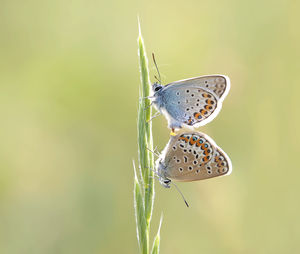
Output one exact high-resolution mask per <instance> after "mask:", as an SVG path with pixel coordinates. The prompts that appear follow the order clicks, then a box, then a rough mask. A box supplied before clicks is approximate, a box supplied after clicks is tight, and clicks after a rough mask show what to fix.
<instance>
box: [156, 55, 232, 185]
mask: <svg viewBox="0 0 300 254" xmlns="http://www.w3.org/2000/svg"><path fill="white" fill-rule="evenodd" d="M153 60H154V63H155V59H154V55H153ZM155 65H156V63H155ZM158 74H159V72H158ZM152 89H153V96H151V97H150V98H151V99H152V103H153V104H154V106H155V107H156V109H157V110H158V112H159V113H161V114H163V115H164V116H165V117H166V118H167V120H168V125H169V128H170V129H172V132H173V133H174V131H175V129H181V128H182V127H188V128H197V127H199V126H203V125H205V124H207V123H208V122H210V121H212V120H213V119H214V118H215V117H216V116H217V114H218V113H219V111H220V110H221V107H222V102H223V100H224V98H225V97H226V95H227V94H228V92H229V89H230V80H229V78H228V77H226V76H223V75H209V76H201V77H196V78H191V79H185V80H180V81H176V82H173V83H170V84H168V85H165V86H162V85H161V84H160V83H154V84H153V85H152ZM156 169H157V171H156V172H155V173H156V174H157V176H158V177H159V182H160V183H161V184H162V185H163V186H164V187H166V188H170V184H171V180H174V181H180V182H190V181H197V180H204V179H208V178H212V177H217V176H224V175H229V174H230V173H231V170H232V165H231V161H230V159H229V157H228V156H227V155H226V153H225V152H224V151H223V150H222V149H221V148H220V147H218V146H217V145H216V143H215V142H214V141H213V140H212V139H211V138H210V137H208V136H207V135H205V134H203V133H201V132H197V131H192V130H191V131H185V132H183V133H181V134H177V135H176V134H175V135H171V138H170V140H169V142H168V144H167V145H166V147H165V149H164V150H163V152H162V153H161V155H159V158H158V159H157V161H156ZM175 186H176V185H175Z"/></svg>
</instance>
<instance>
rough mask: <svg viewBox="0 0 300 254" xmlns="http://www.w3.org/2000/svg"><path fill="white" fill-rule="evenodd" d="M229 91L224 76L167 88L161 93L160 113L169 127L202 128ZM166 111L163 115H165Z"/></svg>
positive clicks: (219, 107) (175, 84)
mask: <svg viewBox="0 0 300 254" xmlns="http://www.w3.org/2000/svg"><path fill="white" fill-rule="evenodd" d="M228 89H229V81H228V80H227V79H226V78H225V77H224V76H204V77H198V78H192V79H187V80H182V81H177V82H174V83H171V84H169V85H167V86H166V87H165V88H164V89H163V91H162V93H161V96H162V99H161V101H162V111H163V112H162V113H164V114H165V115H166V116H167V118H168V121H169V127H170V128H181V127H182V125H183V124H185V125H188V126H195V127H198V126H202V125H205V124H206V123H208V122H210V121H212V120H213V119H214V118H215V117H216V116H217V114H218V113H219V111H220V110H221V107H222V100H223V99H224V98H225V96H226V94H227V93H228ZM164 110H165V112H164Z"/></svg>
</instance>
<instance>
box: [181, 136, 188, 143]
mask: <svg viewBox="0 0 300 254" xmlns="http://www.w3.org/2000/svg"><path fill="white" fill-rule="evenodd" d="M179 140H184V141H185V142H188V141H189V139H188V138H186V137H180V138H179Z"/></svg>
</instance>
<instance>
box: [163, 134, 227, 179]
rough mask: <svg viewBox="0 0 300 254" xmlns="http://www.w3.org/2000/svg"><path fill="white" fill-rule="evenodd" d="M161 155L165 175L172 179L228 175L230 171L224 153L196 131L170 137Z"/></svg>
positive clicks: (205, 136)
mask: <svg viewBox="0 0 300 254" xmlns="http://www.w3.org/2000/svg"><path fill="white" fill-rule="evenodd" d="M164 156H165V157H164V158H165V160H164V161H163V164H164V165H165V167H166V168H165V176H166V177H167V178H169V179H171V180H175V181H182V182H189V181H197V180H204V179H208V178H212V177H217V176H223V175H228V174H230V173H231V170H232V166H231V162H230V159H229V157H228V156H227V155H226V154H225V152H223V151H222V149H221V148H219V147H218V146H217V145H216V144H215V142H214V141H213V140H212V139H211V138H209V137H208V136H207V135H204V134H202V133H200V132H189V133H184V134H179V135H177V136H173V137H171V140H170V142H169V144H168V145H167V147H166V150H165V155H164Z"/></svg>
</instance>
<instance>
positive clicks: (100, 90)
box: [0, 0, 300, 254]
mask: <svg viewBox="0 0 300 254" xmlns="http://www.w3.org/2000/svg"><path fill="white" fill-rule="evenodd" d="M0 5H1V7H0V33H1V39H0V85H1V92H0V103H1V107H0V112H1V113H0V115H1V127H0V138H1V146H0V252H1V253H9V254H15V253H16V254H17V253H22V254H23V253H30V254H35V253H46V254H47V253H138V245H137V240H136V231H135V219H134V209H133V168H132V159H137V142H136V140H137V137H136V118H137V104H138V87H139V84H140V83H139V72H138V57H137V35H138V29H137V15H139V16H140V20H141V26H142V33H143V36H144V40H145V44H146V48H147V51H148V55H150V53H151V52H155V53H156V58H157V61H158V65H159V68H160V72H161V74H162V76H163V83H164V84H167V83H169V82H172V81H175V80H179V79H184V78H189V77H194V76H199V75H206V74H216V73H219V74H226V75H228V76H229V77H230V79H231V83H232V88H231V91H230V93H229V95H228V97H227V98H226V100H225V101H224V104H223V109H222V111H221V112H220V114H219V116H218V117H217V118H216V119H215V120H214V121H213V122H211V123H209V124H208V125H206V126H205V127H202V128H200V130H201V131H203V132H205V133H207V134H208V135H210V136H211V137H212V138H213V139H214V140H215V141H216V143H217V144H218V145H220V146H221V147H222V148H223V149H224V151H226V152H227V153H228V155H229V156H230V157H231V159H232V163H233V173H232V175H231V176H229V177H223V178H219V179H212V180H208V181H202V182H193V183H182V184H179V186H180V188H181V189H182V191H183V193H184V194H185V196H186V198H187V199H188V201H189V203H190V205H191V208H190V209H187V208H186V207H185V205H184V203H183V202H182V200H181V198H180V196H179V195H178V193H177V192H176V191H175V189H174V188H173V189H171V190H167V189H164V188H163V187H161V186H160V185H159V184H158V183H157V182H156V199H155V207H154V218H153V224H152V233H154V232H155V231H156V230H157V226H158V222H159V217H160V215H161V213H163V214H164V221H163V225H162V230H161V253H174V254H177V253H297V252H299V251H300V244H299V237H300V229H299V226H300V225H299V224H300V223H299V208H300V203H299V193H300V185H299V176H300V167H299V163H298V156H299V148H298V146H299V142H300V134H299V133H300V132H299V123H300V119H299V107H300V102H299V93H300V85H299V83H300V76H299V69H300V65H299V58H300V50H299V45H300V32H299V24H300V16H299V8H300V2H299V1H293V0H289V1H284V0H282V1H280V0H276V1H259V0H254V1H238V0H229V1H216V0H212V1H196V0H195V1H177V0H175V1H121V0H113V1H95V0H94V1H90V0H75V1H64V0H53V1H50V0H48V1H37V0H29V1H16V0H2V1H1V2H0ZM149 64H150V69H151V78H152V81H154V79H153V75H154V74H155V73H156V72H155V69H154V65H153V63H152V62H149ZM166 127H167V123H166V120H165V119H164V117H159V118H156V119H155V120H154V121H153V132H154V141H155V144H156V145H157V146H158V148H159V149H162V148H163V147H164V146H165V144H166V142H167V141H168V138H169V130H168V129H167V128H166Z"/></svg>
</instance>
